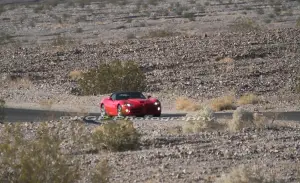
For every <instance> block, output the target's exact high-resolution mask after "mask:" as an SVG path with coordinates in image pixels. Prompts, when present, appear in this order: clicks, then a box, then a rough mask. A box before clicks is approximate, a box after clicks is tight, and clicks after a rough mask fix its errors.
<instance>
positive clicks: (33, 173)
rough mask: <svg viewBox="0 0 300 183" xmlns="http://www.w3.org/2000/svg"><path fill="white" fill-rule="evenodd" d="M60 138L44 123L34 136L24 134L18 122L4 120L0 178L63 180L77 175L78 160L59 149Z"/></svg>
mask: <svg viewBox="0 0 300 183" xmlns="http://www.w3.org/2000/svg"><path fill="white" fill-rule="evenodd" d="M61 143H62V139H60V138H59V137H58V136H56V135H51V130H50V128H49V127H47V125H45V124H42V125H40V126H39V128H38V129H37V133H36V138H34V139H28V138H25V135H24V133H22V130H21V128H20V125H19V124H11V125H10V124H5V126H4V130H3V131H2V134H1V142H0V151H1V155H0V161H1V162H0V170H1V171H0V179H1V180H2V181H3V182H45V183H48V182H49V183H50V182H65V183H68V182H69V183H73V182H75V181H76V180H78V179H79V177H80V174H79V173H78V172H79V171H78V170H79V163H77V162H76V161H74V164H73V165H72V166H69V164H70V162H71V161H72V160H71V159H70V158H69V157H68V156H66V155H64V154H63V153H62V152H61V150H60V144H61Z"/></svg>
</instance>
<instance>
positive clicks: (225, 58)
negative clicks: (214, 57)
mask: <svg viewBox="0 0 300 183" xmlns="http://www.w3.org/2000/svg"><path fill="white" fill-rule="evenodd" d="M233 61H234V60H233V59H232V58H230V57H224V58H222V59H220V60H219V62H222V63H232V62H233Z"/></svg>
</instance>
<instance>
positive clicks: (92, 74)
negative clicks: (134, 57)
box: [78, 61, 146, 95]
mask: <svg viewBox="0 0 300 183" xmlns="http://www.w3.org/2000/svg"><path fill="white" fill-rule="evenodd" d="M145 81H146V76H145V75H144V73H143V72H142V70H141V69H140V68H139V66H138V65H137V64H136V63H135V62H134V61H126V62H123V63H122V62H121V61H113V62H112V63H103V64H100V65H99V67H98V68H96V69H92V70H90V71H88V72H86V73H83V74H82V78H81V79H79V80H78V83H79V86H80V89H81V91H82V93H83V94H84V95H97V94H106V93H111V92H114V91H130V90H131V91H143V90H145V89H146V82H145Z"/></svg>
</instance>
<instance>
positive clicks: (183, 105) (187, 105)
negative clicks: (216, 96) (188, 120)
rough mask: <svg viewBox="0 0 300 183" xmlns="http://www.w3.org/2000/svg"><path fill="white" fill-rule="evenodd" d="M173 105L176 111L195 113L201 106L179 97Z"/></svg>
mask: <svg viewBox="0 0 300 183" xmlns="http://www.w3.org/2000/svg"><path fill="white" fill-rule="evenodd" d="M175 105H176V109H177V110H186V111H197V110H200V109H201V106H200V105H199V104H197V103H195V102H193V101H192V100H191V99H188V98H186V97H179V98H178V99H177V100H176V104H175Z"/></svg>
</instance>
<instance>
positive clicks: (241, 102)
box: [237, 93, 260, 105]
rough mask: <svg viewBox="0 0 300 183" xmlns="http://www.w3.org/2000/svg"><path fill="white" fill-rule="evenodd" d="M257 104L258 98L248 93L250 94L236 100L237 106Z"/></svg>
mask: <svg viewBox="0 0 300 183" xmlns="http://www.w3.org/2000/svg"><path fill="white" fill-rule="evenodd" d="M259 102H260V98H259V97H258V96H257V95H254V94H252V93H250V94H245V95H243V96H241V97H240V98H239V99H238V101H237V104H239V105H245V104H257V103H259Z"/></svg>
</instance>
